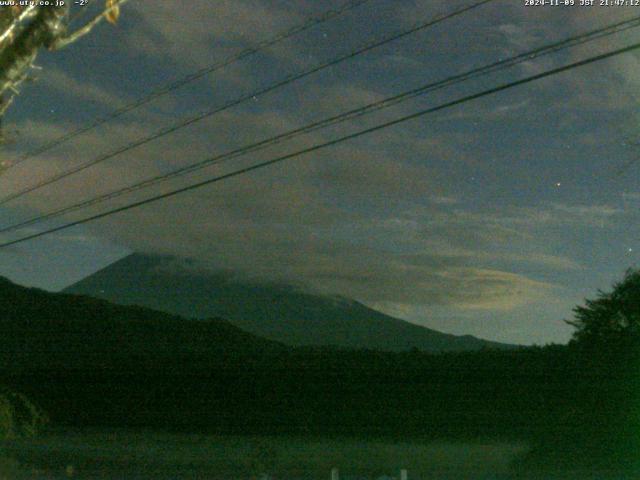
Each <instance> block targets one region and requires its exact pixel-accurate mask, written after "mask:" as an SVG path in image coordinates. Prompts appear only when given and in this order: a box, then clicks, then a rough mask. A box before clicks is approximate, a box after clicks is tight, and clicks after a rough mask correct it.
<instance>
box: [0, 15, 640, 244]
mask: <svg viewBox="0 0 640 480" xmlns="http://www.w3.org/2000/svg"><path fill="white" fill-rule="evenodd" d="M638 26H640V16H636V17H633V18H631V19H628V20H624V21H621V22H617V23H614V24H611V25H607V26H604V27H601V28H598V29H595V30H591V31H588V32H584V33H582V34H579V35H575V36H573V37H570V38H567V39H564V40H560V41H557V42H553V43H551V44H547V45H544V46H541V47H538V48H536V49H533V50H529V51H526V52H523V53H520V54H517V55H515V56H512V57H509V58H506V59H503V60H499V61H497V62H494V63H491V64H489V65H485V66H482V67H478V68H475V69H471V70H468V71H465V72H463V73H460V74H457V75H454V76H451V77H448V78H446V79H444V80H440V81H436V82H432V83H428V84H426V85H423V86H420V87H418V88H414V89H411V90H409V91H405V92H403V93H400V94H397V95H393V96H391V97H387V98H384V99H381V100H379V101H376V102H372V103H370V104H367V105H365V106H362V107H359V108H355V109H352V110H349V111H347V112H343V113H341V114H338V115H334V116H330V117H328V118H324V119H322V120H319V121H316V122H313V123H311V124H308V125H305V126H303V127H299V128H295V129H293V130H289V131H287V132H284V133H282V134H279V135H276V136H273V137H269V138H267V139H264V140H261V141H259V142H256V143H253V144H250V145H246V146H243V147H240V148H238V149H235V150H232V151H230V152H226V153H223V154H220V155H217V156H214V157H212V158H208V159H205V160H202V161H200V162H197V163H194V164H190V165H186V166H184V167H181V168H178V169H174V170H172V171H170V172H167V173H163V174H160V175H156V176H154V177H151V178H148V179H145V180H142V181H139V182H136V183H134V184H132V185H129V186H126V187H121V188H118V189H116V190H112V191H110V192H108V193H105V194H102V195H99V196H97V197H94V198H91V199H88V200H85V201H82V202H79V203H76V204H73V205H69V206H67V207H63V208H60V209H57V210H53V211H50V212H47V213H44V214H40V215H37V216H35V217H32V218H30V219H27V220H24V221H21V222H18V223H15V224H12V225H9V226H6V227H3V228H0V233H7V232H9V231H12V230H17V229H19V228H23V227H26V226H29V225H33V224H36V223H40V222H42V221H45V220H49V219H52V218H56V217H58V216H61V215H64V214H66V213H70V212H73V211H77V210H80V209H84V208H87V207H89V206H92V205H96V204H99V203H103V202H106V201H108V200H112V199H115V198H118V197H120V196H122V195H125V194H129V193H132V192H135V191H138V190H141V189H143V188H148V187H151V186H153V185H156V184H159V183H161V182H165V181H167V180H169V179H172V178H175V177H178V176H183V175H186V174H188V173H192V172H194V171H197V170H200V169H202V168H205V167H208V166H211V165H214V164H218V163H221V162H223V161H227V160H230V159H233V158H237V157H240V156H243V155H246V154H248V153H253V152H256V151H259V150H263V149H265V148H267V147H270V146H273V145H276V144H279V143H282V142H284V141H286V140H290V139H292V138H295V137H297V136H299V135H303V134H308V133H311V132H313V131H316V130H319V129H322V128H327V127H329V126H332V125H336V124H339V123H342V122H345V121H348V120H354V119H356V118H359V117H362V116H364V115H367V114H370V113H373V112H375V111H378V110H382V109H385V108H389V107H391V106H394V105H397V104H399V103H401V102H405V101H408V100H410V99H412V98H415V97H417V96H419V95H424V94H425V93H429V92H433V91H436V90H439V89H442V88H445V87H448V86H451V85H454V84H457V83H460V82H463V81H467V80H470V79H473V78H476V77H479V76H484V75H488V74H491V73H495V72H497V71H500V70H502V69H506V68H509V67H512V66H515V65H517V64H519V63H522V62H526V61H530V60H533V59H536V58H539V57H541V56H543V55H549V54H551V53H556V52H558V51H561V50H564V49H567V48H571V47H574V46H577V45H581V44H584V43H586V42H590V41H594V40H597V39H601V38H604V37H605V36H609V35H612V34H614V33H619V32H621V31H624V30H627V29H629V28H634V27H638Z"/></svg>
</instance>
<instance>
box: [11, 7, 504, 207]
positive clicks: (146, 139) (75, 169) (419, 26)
mask: <svg viewBox="0 0 640 480" xmlns="http://www.w3.org/2000/svg"><path fill="white" fill-rule="evenodd" d="M492 1H494V0H481V1H479V2H476V3H473V4H471V5H467V6H465V7H462V8H459V9H458V10H455V11H453V12H450V13H447V14H442V15H438V16H436V17H434V18H431V19H429V20H428V21H424V22H421V23H419V24H416V25H414V26H412V27H411V28H409V29H407V30H402V31H401V32H397V33H395V34H393V35H391V36H387V37H383V38H381V39H376V40H374V41H372V42H369V43H367V44H366V45H364V46H363V47H360V48H358V49H357V50H353V51H351V52H349V53H347V54H344V55H340V56H338V57H336V58H334V59H332V60H329V61H326V62H323V63H320V64H318V65H316V66H314V67H311V68H309V69H307V70H304V71H302V72H300V73H296V74H292V75H289V76H287V77H285V78H284V79H282V80H279V81H277V82H275V83H272V84H271V85H269V86H267V87H263V88H261V89H259V90H257V91H253V92H251V93H248V94H245V95H242V96H240V97H238V98H236V99H234V100H231V101H229V102H227V103H225V104H223V105H221V106H219V107H215V108H213V109H210V110H207V111H205V112H202V113H199V114H197V115H195V116H192V117H189V118H187V119H185V120H182V121H180V122H178V123H177V124H174V125H171V126H169V127H165V128H163V129H161V130H159V131H157V132H155V133H153V134H151V135H149V136H147V137H143V138H141V139H138V140H134V141H133V142H131V143H129V144H127V145H125V146H123V147H120V148H118V149H116V150H114V151H112V152H110V153H107V154H105V155H102V156H100V157H97V158H94V159H93V160H89V161H88V162H85V163H82V164H80V165H77V166H75V167H72V168H69V169H67V170H65V171H63V172H60V173H58V174H56V175H54V176H52V177H49V178H47V179H45V180H42V181H40V182H38V183H36V184H34V185H31V186H28V187H25V188H23V189H22V190H19V191H17V192H14V193H11V194H9V195H6V196H5V197H2V198H0V205H4V204H6V203H7V202H10V201H12V200H15V199H17V198H19V197H22V196H23V195H26V194H28V193H31V192H34V191H36V190H38V189H40V188H43V187H46V186H48V185H51V184H53V183H56V182H58V181H60V180H63V179H65V178H67V177H70V176H71V175H75V174H76V173H79V172H82V171H84V170H86V169H88V168H91V167H93V166H94V165H97V164H99V163H102V162H104V161H106V160H109V159H111V158H114V157H116V156H118V155H121V154H123V153H125V152H128V151H130V150H133V149H134V148H137V147H139V146H141V145H144V144H147V143H149V142H152V141H154V140H157V139H159V138H162V137H164V136H166V135H169V134H171V133H174V132H176V131H178V130H180V129H182V128H185V127H187V126H189V125H192V124H194V123H196V122H199V121H201V120H204V119H205V118H209V117H211V116H213V115H215V114H217V113H220V112H223V111H225V110H228V109H230V108H232V107H235V106H238V105H240V104H242V103H244V102H246V101H249V100H251V99H253V98H256V97H259V96H262V95H265V94H267V93H269V92H272V91H274V90H276V89H278V88H281V87H283V86H285V85H288V84H290V83H293V82H295V81H298V80H301V79H303V78H305V77H308V76H310V75H312V74H314V73H317V72H320V71H321V70H324V69H326V68H329V67H332V66H335V65H337V64H339V63H342V62H344V61H346V60H350V59H352V58H354V57H357V56H359V55H362V54H363V53H366V52H368V51H371V50H373V49H375V48H378V47H381V46H383V45H386V44H388V43H391V42H393V41H396V40H398V39H401V38H404V37H406V36H408V35H411V34H413V33H416V32H418V31H420V30H424V29H426V28H429V27H432V26H434V25H437V24H438V23H441V22H443V21H445V20H448V19H451V18H453V17H456V16H458V15H461V14H463V13H465V12H468V11H470V10H472V9H474V8H478V7H480V6H482V5H484V4H486V3H489V2H492Z"/></svg>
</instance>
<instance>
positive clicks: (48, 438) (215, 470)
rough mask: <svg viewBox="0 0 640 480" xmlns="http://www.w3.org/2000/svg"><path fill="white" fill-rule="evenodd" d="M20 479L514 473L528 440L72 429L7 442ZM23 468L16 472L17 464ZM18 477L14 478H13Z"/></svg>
mask: <svg viewBox="0 0 640 480" xmlns="http://www.w3.org/2000/svg"><path fill="white" fill-rule="evenodd" d="M4 450H5V452H6V453H7V454H9V455H11V456H12V457H13V458H14V459H16V460H18V461H19V462H20V463H21V465H22V476H20V474H19V473H13V475H14V476H15V478H42V479H44V478H55V479H57V478H60V479H62V478H69V476H70V474H71V476H72V478H78V479H93V478H114V479H116V478H127V479H129V478H135V479H169V478H172V479H177V478H207V479H208V478H219V479H249V478H260V477H261V476H262V475H263V474H269V475H270V476H271V478H273V479H301V480H302V479H305V480H306V479H309V480H311V479H314V480H315V479H329V478H330V475H331V470H332V468H338V469H339V472H340V478H341V479H363V480H364V479H378V478H381V477H382V478H391V477H396V478H399V475H400V474H399V472H400V469H402V468H403V469H406V470H407V472H408V477H409V478H410V479H434V478H439V479H452V480H457V479H470V478H478V479H506V478H511V477H510V475H509V472H510V467H509V466H510V464H511V463H512V462H513V461H514V460H517V458H518V457H519V456H522V454H524V453H525V452H526V451H527V447H526V445H524V444H522V443H517V442H506V441H504V442H503V441H495V440H486V441H480V440H476V441H466V442H455V441H428V440H424V441H422V440H415V439H414V440H407V441H402V440H385V439H353V438H328V437H315V438H312V437H295V436H275V437H274V436H269V437H267V436H251V437H247V436H205V435H189V434H166V433H154V432H149V431H112V432H64V433H57V434H49V435H45V436H42V437H39V438H36V439H32V440H21V441H13V442H6V444H5V447H4ZM14 472H16V471H14ZM10 478H11V477H10Z"/></svg>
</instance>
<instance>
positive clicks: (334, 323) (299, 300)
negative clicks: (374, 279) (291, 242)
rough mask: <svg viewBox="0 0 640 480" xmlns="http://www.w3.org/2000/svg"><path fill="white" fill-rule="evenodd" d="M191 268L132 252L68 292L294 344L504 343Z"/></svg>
mask: <svg viewBox="0 0 640 480" xmlns="http://www.w3.org/2000/svg"><path fill="white" fill-rule="evenodd" d="M196 265H197V264H195V263H194V262H191V261H189V260H180V259H174V258H172V257H167V256H153V255H141V254H132V255H130V256H129V257H126V258H124V259H122V260H119V261H118V262H116V263H114V264H112V265H111V266H109V267H107V268H105V269H103V270H101V271H99V272H97V273H95V274H93V275H91V276H89V277H87V278H85V279H84V280H82V281H80V282H78V283H76V284H75V285H72V286H71V287H69V288H68V289H66V290H65V291H67V292H70V293H82V294H87V295H92V296H96V297H100V298H104V299H106V300H109V301H112V302H114V303H120V304H127V305H142V306H146V307H150V308H154V309H157V310H160V311H164V312H168V313H172V314H176V315H181V316H184V317H188V318H208V317H222V318H226V319H228V320H229V322H230V323H232V324H233V325H235V326H237V327H239V328H241V329H243V330H245V331H247V332H250V333H253V334H255V335H259V336H261V337H265V338H267V339H270V340H276V341H280V342H283V343H285V344H289V345H293V346H328V345H330V346H338V347H345V348H356V349H371V350H387V351H406V350H411V349H416V348H417V349H420V350H424V351H430V352H439V351H464V350H478V349H481V348H484V347H494V348H504V347H508V346H507V345H504V344H499V343H495V342H489V341H485V340H481V339H478V338H475V337H472V336H469V335H466V336H455V335H449V334H445V333H442V332H438V331H436V330H432V329H429V328H425V327H422V326H419V325H415V324H412V323H409V322H406V321H404V320H400V319H398V318H394V317H391V316H389V315H386V314H384V313H382V312H379V311H376V310H373V309H371V308H369V307H367V306H365V305H363V304H361V303H359V302H357V301H356V300H353V299H350V298H347V297H344V296H342V295H331V296H330V295H317V294H314V293H310V292H306V291H303V290H301V289H299V288H295V287H286V286H283V285H268V284H259V283H255V282H249V281H242V280H240V279H239V278H238V277H235V276H233V275H230V274H229V272H207V271H206V270H203V269H200V268H193V269H192V267H194V266H196ZM169 267H171V268H169Z"/></svg>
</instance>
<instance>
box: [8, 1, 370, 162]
mask: <svg viewBox="0 0 640 480" xmlns="http://www.w3.org/2000/svg"><path fill="white" fill-rule="evenodd" d="M369 1H371V0H350V1H348V2H347V3H345V4H343V5H342V6H340V7H338V8H336V9H333V10H328V11H326V12H324V13H322V14H320V15H319V16H317V17H311V18H308V19H307V20H306V21H305V22H303V23H302V24H300V25H296V26H294V27H292V28H290V29H288V30H285V31H283V32H281V33H279V34H277V35H275V36H274V37H271V38H268V39H266V40H263V41H261V42H259V43H257V44H256V45H255V46H253V47H249V48H246V49H244V50H242V51H240V52H238V53H236V54H235V55H232V56H230V57H227V58H226V59H224V60H221V61H219V62H216V63H213V64H211V65H208V66H206V67H203V68H201V69H200V70H197V71H195V72H192V73H189V74H188V75H185V76H184V77H182V78H180V79H178V80H176V81H174V82H172V83H169V84H167V85H164V86H162V87H160V88H158V89H156V90H153V91H152V92H150V93H149V94H147V95H145V96H144V97H142V98H139V99H137V100H134V101H133V102H131V103H128V104H126V105H124V106H122V107H120V108H118V109H117V110H114V111H113V112H110V113H108V114H107V115H104V116H102V117H99V118H97V119H96V120H94V121H93V122H91V123H89V124H88V125H85V126H82V127H80V128H77V129H76V130H72V131H71V132H68V133H66V134H64V135H61V136H59V137H58V138H56V139H54V140H52V141H51V142H49V143H46V144H45V145H43V146H41V147H38V148H36V149H34V150H32V151H30V152H28V153H26V154H24V155H23V156H21V157H19V158H18V160H16V162H15V163H14V164H13V165H11V166H10V167H9V168H11V167H13V166H15V165H18V164H20V163H22V162H24V161H26V160H29V159H30V158H33V157H36V156H38V155H41V154H42V153H44V152H47V151H49V150H51V149H52V148H54V147H57V146H58V145H62V144H63V143H66V142H67V141H69V140H71V139H72V138H75V137H77V136H79V135H82V134H83V133H86V132H88V131H90V130H93V129H94V128H96V127H98V126H100V125H103V124H105V123H107V122H109V121H111V120H113V119H115V118H118V117H120V116H122V115H124V114H125V113H128V112H130V111H132V110H135V109H137V108H140V107H142V106H143V105H146V104H147V103H149V102H151V101H153V100H155V99H156V98H159V97H162V96H164V95H166V94H168V93H171V92H173V91H175V90H178V89H179V88H182V87H183V86H185V85H187V84H189V83H191V82H193V81H195V80H198V79H199V78H202V77H204V76H205V75H208V74H210V73H213V72H215V71H217V70H221V69H223V68H225V67H228V66H229V65H231V64H233V63H236V62H238V61H240V60H243V59H245V58H247V57H249V56H251V55H254V54H256V53H258V52H260V51H261V50H264V49H266V48H269V47H272V46H274V45H276V44H278V43H280V42H282V41H284V40H286V39H288V38H290V37H292V36H294V35H297V34H298V33H301V32H304V31H305V30H308V29H310V28H312V27H315V26H316V25H319V24H321V23H324V22H328V21H329V20H332V19H334V18H336V17H338V16H340V15H342V14H343V13H346V12H348V11H350V10H353V9H354V8H356V7H359V6H360V5H363V4H365V3H367V2H369Z"/></svg>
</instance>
